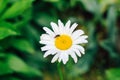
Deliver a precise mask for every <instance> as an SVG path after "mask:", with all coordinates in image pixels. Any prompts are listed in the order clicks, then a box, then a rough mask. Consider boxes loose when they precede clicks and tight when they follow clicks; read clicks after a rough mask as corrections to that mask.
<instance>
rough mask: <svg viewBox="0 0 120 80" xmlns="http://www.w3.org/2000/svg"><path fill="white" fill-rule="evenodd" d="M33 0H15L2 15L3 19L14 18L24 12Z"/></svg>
mask: <svg viewBox="0 0 120 80" xmlns="http://www.w3.org/2000/svg"><path fill="white" fill-rule="evenodd" d="M32 2H33V0H20V1H17V2H15V3H14V4H13V5H12V6H11V7H10V8H9V9H7V11H6V12H5V13H4V14H3V15H2V19H6V18H13V17H16V16H18V15H20V14H22V13H23V12H24V11H25V10H26V9H27V8H29V7H30V6H31V4H32Z"/></svg>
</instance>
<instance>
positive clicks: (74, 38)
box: [72, 30, 84, 40]
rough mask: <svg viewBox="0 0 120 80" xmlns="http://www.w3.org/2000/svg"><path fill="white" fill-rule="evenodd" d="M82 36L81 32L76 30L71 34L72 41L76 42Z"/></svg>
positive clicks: (82, 32)
mask: <svg viewBox="0 0 120 80" xmlns="http://www.w3.org/2000/svg"><path fill="white" fill-rule="evenodd" d="M82 34H84V31H83V30H76V31H74V32H73V33H72V38H73V40H76V39H77V38H78V37H79V36H80V35H82Z"/></svg>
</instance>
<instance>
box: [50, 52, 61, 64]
mask: <svg viewBox="0 0 120 80" xmlns="http://www.w3.org/2000/svg"><path fill="white" fill-rule="evenodd" d="M59 55H60V54H59V53H57V54H56V55H55V56H54V57H53V58H52V61H51V63H54V62H55V61H56V60H57V59H58V58H59Z"/></svg>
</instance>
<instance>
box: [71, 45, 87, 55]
mask: <svg viewBox="0 0 120 80" xmlns="http://www.w3.org/2000/svg"><path fill="white" fill-rule="evenodd" d="M72 47H73V48H76V49H79V51H80V52H81V53H82V54H85V49H84V48H83V47H82V46H80V45H73V46H72Z"/></svg>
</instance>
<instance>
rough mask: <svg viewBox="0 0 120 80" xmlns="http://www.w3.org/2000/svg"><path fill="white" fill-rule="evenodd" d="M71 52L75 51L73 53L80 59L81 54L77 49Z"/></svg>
mask: <svg viewBox="0 0 120 80" xmlns="http://www.w3.org/2000/svg"><path fill="white" fill-rule="evenodd" d="M73 51H75V53H76V54H77V55H78V56H79V57H81V53H80V51H79V50H78V49H76V48H74V49H73Z"/></svg>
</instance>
